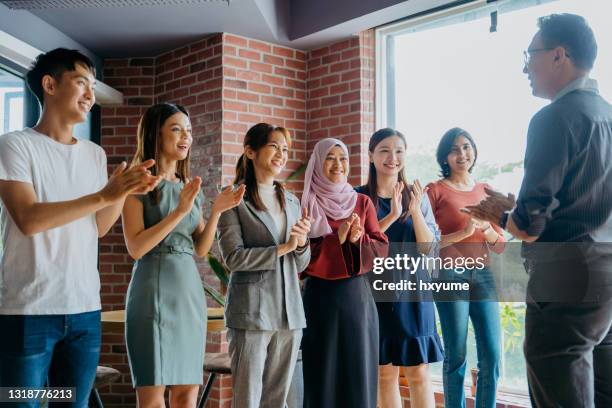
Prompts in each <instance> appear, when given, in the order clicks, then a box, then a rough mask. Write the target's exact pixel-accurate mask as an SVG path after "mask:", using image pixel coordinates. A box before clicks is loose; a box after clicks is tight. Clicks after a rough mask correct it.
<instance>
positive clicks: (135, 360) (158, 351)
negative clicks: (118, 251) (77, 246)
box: [125, 180, 207, 387]
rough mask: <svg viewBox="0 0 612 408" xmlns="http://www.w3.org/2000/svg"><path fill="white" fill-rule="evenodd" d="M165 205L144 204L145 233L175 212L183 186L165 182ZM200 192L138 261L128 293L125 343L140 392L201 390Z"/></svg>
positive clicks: (203, 312) (143, 198) (203, 303)
mask: <svg viewBox="0 0 612 408" xmlns="http://www.w3.org/2000/svg"><path fill="white" fill-rule="evenodd" d="M158 188H159V189H160V190H161V199H160V203H159V204H157V205H153V204H152V203H151V200H150V199H149V197H148V196H139V197H140V199H141V201H142V203H143V215H144V225H145V228H149V227H151V226H153V225H155V224H157V223H158V222H160V221H161V220H162V219H163V218H164V217H166V216H167V215H168V213H169V212H170V211H172V210H173V209H175V208H176V206H177V204H178V202H179V194H180V192H181V189H182V188H183V183H173V182H171V181H167V180H162V181H161V183H160V184H159V187H158ZM202 201H203V196H202V193H201V192H200V193H199V194H198V196H197V197H196V200H195V202H194V204H193V208H192V210H191V213H190V214H188V215H186V216H185V217H184V218H183V219H182V220H181V222H180V223H179V224H178V225H177V226H176V227H175V228H174V229H173V230H172V232H171V233H170V234H168V236H167V237H166V238H164V240H163V241H162V242H160V243H159V245H157V246H156V247H155V248H153V249H152V250H151V251H150V252H148V253H147V254H146V255H144V256H143V257H142V258H141V259H139V260H137V261H136V262H135V264H134V268H133V270H132V279H131V281H130V285H129V287H128V291H127V300H126V324H125V338H126V343H127V351H128V359H129V362H130V367H131V371H132V382H133V384H134V386H135V387H141V386H150V385H179V384H202V376H203V367H204V348H205V346H206V322H207V316H206V299H205V294H204V288H203V286H202V281H201V278H200V274H199V272H198V268H197V266H196V263H195V261H194V259H193V239H192V237H191V234H192V233H193V232H194V231H195V229H196V228H197V226H198V223H199V221H200V217H201V210H200V206H201V204H202Z"/></svg>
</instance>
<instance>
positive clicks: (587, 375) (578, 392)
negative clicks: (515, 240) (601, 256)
mask: <svg viewBox="0 0 612 408" xmlns="http://www.w3.org/2000/svg"><path fill="white" fill-rule="evenodd" d="M536 269H537V268H536ZM564 269H566V268H563V267H562V266H559V267H558V269H557V272H558V273H557V274H556V276H555V275H552V274H551V276H552V278H551V279H548V278H546V281H545V282H548V283H549V285H547V286H548V290H549V291H550V292H551V293H552V294H558V293H562V292H563V288H562V289H561V290H555V288H551V287H550V286H554V285H555V282H559V281H561V280H563V279H564V278H565V276H564V275H562V273H563V272H564ZM532 272H533V271H532ZM536 272H537V271H536ZM539 272H543V273H547V272H548V271H546V270H544V269H541V270H540V271H539ZM551 272H555V271H554V270H552V271H551ZM569 272H572V273H573V274H574V275H573V276H570V277H568V279H571V280H572V282H574V281H576V279H577V277H578V278H581V277H582V275H584V276H588V277H589V279H588V280H586V279H585V282H581V281H580V279H578V280H577V283H574V287H575V288H576V292H577V293H576V294H573V293H571V291H565V292H563V293H564V297H566V298H569V297H570V296H572V295H574V297H579V298H586V299H588V300H587V301H579V300H572V301H568V300H566V299H563V298H562V297H561V298H560V299H558V301H555V299H554V298H553V297H552V296H551V297H550V298H549V299H546V301H541V297H540V299H537V298H536V299H535V300H534V298H533V297H531V299H530V301H529V302H528V303H527V313H526V317H525V344H524V352H525V359H526V360H527V378H528V380H529V392H530V396H531V401H532V404H533V406H534V407H536V408H561V407H562V408H574V407H575V408H594V407H597V408H608V407H612V285H610V280H611V278H612V269H607V270H603V273H600V274H598V273H595V272H597V271H595V272H593V271H589V272H591V273H590V274H587V273H586V271H585V270H584V269H581V268H579V267H576V268H573V269H571V270H570V271H569ZM580 274H582V275H580ZM530 275H531V273H530ZM532 277H533V276H530V280H531V278H532ZM530 284H531V281H530ZM566 287H571V285H566ZM581 288H582V289H581ZM541 289H542V291H541V292H543V291H544V290H545V289H546V287H545V286H542V288H541ZM591 290H593V291H594V292H593V293H595V294H594V295H593V296H588V293H589V292H590V291H591ZM583 293H584V294H587V296H583Z"/></svg>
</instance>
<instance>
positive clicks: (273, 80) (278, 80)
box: [261, 74, 285, 86]
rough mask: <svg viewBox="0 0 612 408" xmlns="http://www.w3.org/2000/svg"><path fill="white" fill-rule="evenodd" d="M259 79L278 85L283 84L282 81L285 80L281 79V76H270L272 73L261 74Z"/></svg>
mask: <svg viewBox="0 0 612 408" xmlns="http://www.w3.org/2000/svg"><path fill="white" fill-rule="evenodd" d="M261 79H262V81H263V82H265V83H267V84H270V85H277V86H278V85H283V83H284V82H285V81H284V80H283V78H280V77H277V76H272V75H266V74H263V76H262V78H261Z"/></svg>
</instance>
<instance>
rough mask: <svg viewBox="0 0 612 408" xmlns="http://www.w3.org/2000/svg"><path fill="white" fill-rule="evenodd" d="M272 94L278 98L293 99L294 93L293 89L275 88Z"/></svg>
mask: <svg viewBox="0 0 612 408" xmlns="http://www.w3.org/2000/svg"><path fill="white" fill-rule="evenodd" d="M272 93H273V94H274V95H276V96H286V97H289V98H293V96H294V91H293V89H288V88H281V87H274V88H272Z"/></svg>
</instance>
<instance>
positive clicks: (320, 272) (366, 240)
mask: <svg viewBox="0 0 612 408" xmlns="http://www.w3.org/2000/svg"><path fill="white" fill-rule="evenodd" d="M353 212H354V213H355V214H357V215H358V216H359V219H360V222H361V225H362V226H363V229H364V233H363V234H362V236H361V239H360V241H359V245H355V244H351V242H350V241H349V239H348V237H347V239H346V241H344V244H340V239H339V238H338V227H340V224H342V222H343V221H344V220H332V219H330V218H328V219H327V222H328V223H329V226H330V227H331V229H332V232H331V233H330V234H327V235H324V236H322V237H317V238H311V240H310V252H311V255H310V264H309V265H308V267H307V268H306V270H305V271H304V272H302V275H301V277H302V278H304V277H306V276H315V277H317V278H321V279H328V280H336V279H345V278H349V277H351V276H357V275H361V274H364V273H366V272H369V271H371V270H372V267H373V263H374V258H375V257H386V256H387V252H388V249H389V247H388V241H387V237H386V235H385V234H384V233H383V232H381V230H380V227H379V225H378V218H377V217H376V209H375V208H374V204H372V201H371V200H370V198H369V197H368V196H366V195H363V194H359V193H358V194H357V203H356V204H355V208H354V210H353Z"/></svg>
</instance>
